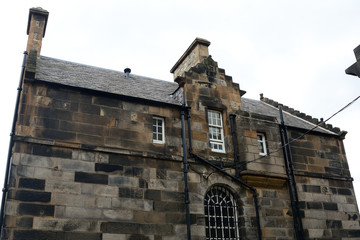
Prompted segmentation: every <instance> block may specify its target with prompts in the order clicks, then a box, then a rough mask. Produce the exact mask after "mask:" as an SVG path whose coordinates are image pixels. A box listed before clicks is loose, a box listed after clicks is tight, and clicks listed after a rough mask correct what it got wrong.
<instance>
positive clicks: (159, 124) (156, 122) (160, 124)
mask: <svg viewBox="0 0 360 240" xmlns="http://www.w3.org/2000/svg"><path fill="white" fill-rule="evenodd" d="M164 122H165V120H164V118H161V117H153V143H165V124H164Z"/></svg>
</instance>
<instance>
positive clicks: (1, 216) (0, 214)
mask: <svg viewBox="0 0 360 240" xmlns="http://www.w3.org/2000/svg"><path fill="white" fill-rule="evenodd" d="M27 55H28V52H27V51H25V52H24V58H23V63H22V66H21V74H20V80H19V87H18V88H17V91H18V92H17V96H16V103H15V110H14V118H13V122H12V127H11V133H10V143H9V150H8V156H7V162H6V169H5V179H4V187H3V189H2V192H3V193H2V199H1V212H0V240H1V239H2V233H3V232H2V230H3V227H4V211H5V200H6V195H7V192H8V185H9V174H10V167H11V156H12V154H11V153H12V148H13V146H14V135H15V127H16V122H17V119H18V111H19V102H20V95H21V91H22V83H23V78H24V73H25V64H26V57H27Z"/></svg>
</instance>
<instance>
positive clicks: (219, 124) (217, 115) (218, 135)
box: [208, 110, 225, 153]
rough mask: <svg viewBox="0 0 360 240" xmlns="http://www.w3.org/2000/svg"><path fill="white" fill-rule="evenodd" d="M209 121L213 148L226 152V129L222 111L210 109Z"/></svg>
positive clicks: (213, 149) (215, 150) (214, 150)
mask: <svg viewBox="0 0 360 240" xmlns="http://www.w3.org/2000/svg"><path fill="white" fill-rule="evenodd" d="M208 121H209V138H210V146H211V150H212V151H213V152H222V153H224V152H225V145H224V130H223V121H222V116H221V112H218V111H212V110H209V111H208Z"/></svg>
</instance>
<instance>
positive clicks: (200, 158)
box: [187, 108, 262, 240]
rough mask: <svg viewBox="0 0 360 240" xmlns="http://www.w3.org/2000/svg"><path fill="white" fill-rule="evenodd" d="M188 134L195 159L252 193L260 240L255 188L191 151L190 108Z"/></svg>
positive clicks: (259, 233)
mask: <svg viewBox="0 0 360 240" xmlns="http://www.w3.org/2000/svg"><path fill="white" fill-rule="evenodd" d="M187 113H188V116H187V117H188V134H189V145H190V146H191V149H190V155H191V156H192V157H193V158H195V159H196V160H198V161H200V162H202V163H204V164H206V165H209V166H211V167H212V168H214V169H216V170H217V171H218V172H220V173H222V174H224V175H225V176H227V177H229V178H231V179H232V180H234V181H235V182H237V183H239V184H240V185H242V186H244V187H246V188H247V189H249V190H250V191H251V192H252V193H253V198H254V205H255V214H256V223H257V229H258V238H259V240H262V233H261V227H260V216H259V203H258V198H257V192H256V189H255V188H254V187H252V186H250V185H248V184H247V183H245V182H243V181H241V180H240V179H239V178H236V177H234V176H232V175H231V174H229V173H227V172H226V171H224V170H223V169H222V168H220V167H218V166H216V165H214V164H213V163H211V162H209V161H208V160H206V159H204V158H202V157H200V156H199V155H197V154H195V153H194V152H193V151H192V138H191V121H190V119H191V117H190V108H188V112H187Z"/></svg>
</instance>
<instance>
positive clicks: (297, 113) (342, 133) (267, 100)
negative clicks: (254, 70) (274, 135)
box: [260, 93, 347, 137]
mask: <svg viewBox="0 0 360 240" xmlns="http://www.w3.org/2000/svg"><path fill="white" fill-rule="evenodd" d="M260 100H261V101H262V102H264V103H267V104H269V105H271V106H273V107H276V108H279V107H282V109H283V110H284V111H286V112H288V113H290V114H292V115H294V116H297V117H299V118H301V119H303V120H305V121H308V122H311V123H313V124H316V125H318V124H319V123H320V124H319V126H321V127H323V128H325V129H327V130H329V131H331V132H334V133H336V134H338V135H340V136H344V137H345V134H346V133H347V132H346V131H341V130H340V128H338V127H333V126H332V125H331V124H325V123H321V122H322V121H323V118H320V121H319V119H317V118H313V117H312V116H310V115H307V114H305V113H303V112H301V111H299V110H296V109H294V108H290V107H288V106H286V105H284V104H282V103H279V102H277V101H274V100H272V99H270V98H267V97H264V94H263V93H260Z"/></svg>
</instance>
